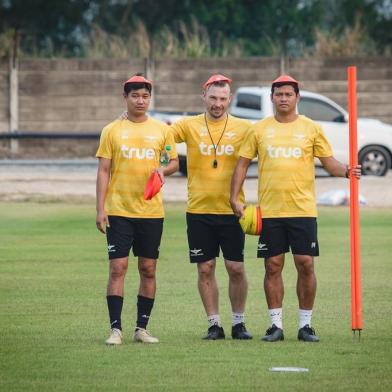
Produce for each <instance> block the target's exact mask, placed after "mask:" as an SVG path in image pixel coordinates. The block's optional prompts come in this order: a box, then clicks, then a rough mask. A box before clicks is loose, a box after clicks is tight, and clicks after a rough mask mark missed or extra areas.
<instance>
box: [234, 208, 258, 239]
mask: <svg viewBox="0 0 392 392" xmlns="http://www.w3.org/2000/svg"><path fill="white" fill-rule="evenodd" d="M239 222H240V225H241V227H242V230H243V232H244V233H245V234H251V235H260V233H261V228H262V217H261V208H260V206H254V205H248V206H246V207H245V210H244V215H243V216H242V218H241V219H240V220H239Z"/></svg>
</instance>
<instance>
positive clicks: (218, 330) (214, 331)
mask: <svg viewBox="0 0 392 392" xmlns="http://www.w3.org/2000/svg"><path fill="white" fill-rule="evenodd" d="M224 338H225V332H224V331H223V328H222V327H219V326H218V325H213V326H211V327H210V328H208V332H207V335H206V336H204V338H203V339H204V340H218V339H224Z"/></svg>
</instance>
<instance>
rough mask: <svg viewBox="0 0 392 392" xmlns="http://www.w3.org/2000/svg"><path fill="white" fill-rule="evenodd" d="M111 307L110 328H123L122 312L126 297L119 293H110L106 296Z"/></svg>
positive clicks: (109, 307)
mask: <svg viewBox="0 0 392 392" xmlns="http://www.w3.org/2000/svg"><path fill="white" fill-rule="evenodd" d="M106 300H107V303H108V309H109V318H110V328H117V329H120V330H121V329H122V328H121V312H122V307H123V301H124V298H123V297H120V296H119V295H108V296H107V297H106Z"/></svg>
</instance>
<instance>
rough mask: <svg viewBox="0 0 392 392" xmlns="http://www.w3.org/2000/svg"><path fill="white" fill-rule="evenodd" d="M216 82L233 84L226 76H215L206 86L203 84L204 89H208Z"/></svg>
mask: <svg viewBox="0 0 392 392" xmlns="http://www.w3.org/2000/svg"><path fill="white" fill-rule="evenodd" d="M215 82H227V83H229V84H230V83H231V79H229V78H227V77H226V76H224V75H220V74H215V75H212V76H211V77H210V78H209V79H208V80H207V81H206V82H205V83H204V84H203V88H204V89H205V88H207V87H208V86H209V85H210V84H213V83H215Z"/></svg>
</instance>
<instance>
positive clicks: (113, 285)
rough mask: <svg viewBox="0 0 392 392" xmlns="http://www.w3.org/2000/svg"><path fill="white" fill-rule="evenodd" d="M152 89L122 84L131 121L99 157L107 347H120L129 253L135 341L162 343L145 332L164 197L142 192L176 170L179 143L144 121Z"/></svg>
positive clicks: (115, 130)
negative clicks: (134, 278)
mask: <svg viewBox="0 0 392 392" xmlns="http://www.w3.org/2000/svg"><path fill="white" fill-rule="evenodd" d="M151 90H152V83H151V82H150V81H149V80H147V79H145V78H144V77H143V76H141V75H140V74H138V75H135V76H133V77H131V78H130V79H129V80H127V81H126V82H125V83H124V93H123V94H124V100H125V103H126V105H127V111H128V113H127V119H117V120H115V121H113V122H112V123H110V124H109V125H107V126H106V127H105V128H104V129H103V130H102V134H101V140H100V144H99V148H98V151H97V154H96V156H97V157H98V158H99V165H98V174H97V217H96V225H97V228H98V230H99V231H101V232H102V233H104V234H106V237H107V244H108V255H109V261H110V263H109V282H108V286H107V304H108V310H109V318H110V328H111V332H110V336H109V338H108V339H107V340H106V343H107V344H109V345H118V344H121V343H122V340H123V337H122V325H121V313H122V306H123V297H124V279H125V275H126V272H127V269H128V256H129V252H130V249H131V248H133V254H134V255H135V256H137V257H138V269H139V278H140V285H139V293H138V296H137V321H136V329H135V332H134V335H133V340H134V341H136V342H142V343H158V339H157V338H155V337H153V336H151V335H150V334H149V333H148V332H147V331H146V328H147V323H148V320H149V317H150V314H151V310H152V308H153V305H154V298H155V290H156V281H155V271H156V264H157V259H158V256H159V245H160V241H161V235H162V227H163V217H164V211H163V205H162V198H161V195H160V193H158V194H157V195H156V196H154V197H153V198H152V199H151V200H145V199H144V187H145V184H146V183H147V180H148V178H149V176H150V174H151V173H152V172H153V171H156V172H158V173H159V176H160V178H161V180H162V181H163V180H164V176H167V175H170V174H172V173H174V172H176V171H177V170H178V158H177V154H176V150H175V143H174V140H173V136H172V134H171V133H170V132H169V127H168V126H167V125H166V124H163V123H161V122H159V121H157V120H154V119H152V118H150V117H148V116H147V115H146V111H147V110H148V106H149V104H150V100H151ZM166 146H170V147H171V150H170V162H169V163H168V165H167V166H166V167H159V164H160V155H161V153H162V151H164V150H165V148H166Z"/></svg>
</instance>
